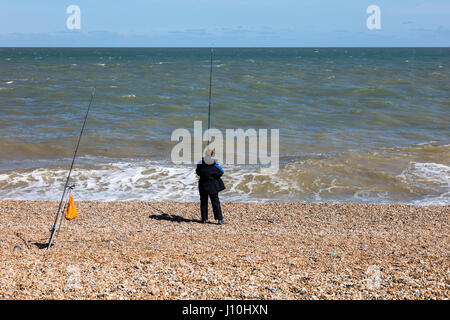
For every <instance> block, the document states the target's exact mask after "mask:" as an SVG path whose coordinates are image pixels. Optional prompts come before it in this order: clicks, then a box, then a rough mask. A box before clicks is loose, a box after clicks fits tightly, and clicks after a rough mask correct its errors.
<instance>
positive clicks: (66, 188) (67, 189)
mask: <svg viewBox="0 0 450 320" xmlns="http://www.w3.org/2000/svg"><path fill="white" fill-rule="evenodd" d="M94 97H95V87H94V88H93V89H92V93H91V99H90V101H89V106H88V108H87V111H86V115H85V117H84V121H83V126H82V127H81V131H80V136H79V137H78V142H77V146H76V148H75V152H74V153H73V158H72V164H71V165H70V169H69V174H68V175H67V179H66V183H65V184H64V190H63V194H62V197H61V201H60V202H59V206H58V211H57V213H56V218H55V222H54V223H53V228H51V229H50V231H51V232H52V234H51V236H50V240H49V241H48V246H47V250H48V249H50V247H51V246H52V242H53V239H54V237H55V234H56V231H57V229H56V226H57V224H58V221H59V228H60V227H61V222H62V212H64V209H63V210H61V208H62V204H63V202H64V198H65V196H66V195H67V194H69V195H70V192H71V191H72V190H73V189H74V188H75V185H74V184H72V185H69V181H70V175H71V174H72V170H73V166H74V164H75V159H76V157H77V153H78V148H79V147H80V142H81V137H82V136H83V132H84V129H85V127H86V121H87V118H88V115H89V111H90V110H91V105H92V102H93V101H94ZM66 204H67V202H66ZM66 204H65V205H64V208H65V207H66ZM59 228H58V231H59Z"/></svg>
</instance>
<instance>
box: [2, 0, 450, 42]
mask: <svg viewBox="0 0 450 320" xmlns="http://www.w3.org/2000/svg"><path fill="white" fill-rule="evenodd" d="M70 5H77V6H78V7H79V8H80V10H81V14H80V29H72V30H70V29H68V28H67V24H66V22H67V19H68V18H69V16H70V15H71V14H68V13H67V12H66V10H67V8H68V7H69V6H70ZM370 5H377V6H378V7H379V8H380V24H381V29H374V30H369V29H368V27H367V24H366V21H367V19H368V18H369V17H370V16H371V14H368V13H367V12H366V10H367V8H368V7H369V6H370ZM449 45H450V1H449V0H429V1H426V0H369V1H366V0H314V1H312V0H308V1H303V0H126V1H124V0H114V1H112V0H71V1H66V0H39V1H36V0H14V1H12V0H0V47H17V46H25V47H54V46H67V47H79V46H81V47H85V46H88V47H380V46H381V47H427V46H435V47H448V46H449Z"/></svg>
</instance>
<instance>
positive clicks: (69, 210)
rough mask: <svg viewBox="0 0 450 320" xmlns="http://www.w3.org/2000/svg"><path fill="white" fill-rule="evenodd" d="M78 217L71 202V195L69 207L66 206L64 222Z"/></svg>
mask: <svg viewBox="0 0 450 320" xmlns="http://www.w3.org/2000/svg"><path fill="white" fill-rule="evenodd" d="M76 217H78V211H77V208H76V207H75V203H74V202H73V197H72V195H69V205H68V206H67V212H66V220H73V219H75V218H76Z"/></svg>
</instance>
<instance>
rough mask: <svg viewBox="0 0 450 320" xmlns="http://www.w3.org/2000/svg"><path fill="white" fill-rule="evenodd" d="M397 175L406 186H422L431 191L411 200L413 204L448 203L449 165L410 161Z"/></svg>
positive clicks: (449, 192)
mask: <svg viewBox="0 0 450 320" xmlns="http://www.w3.org/2000/svg"><path fill="white" fill-rule="evenodd" d="M398 177H399V178H400V179H401V181H402V182H404V183H405V184H407V185H408V186H411V187H418V188H423V189H426V190H429V192H432V193H433V194H429V195H425V196H424V197H422V198H421V199H416V200H413V201H412V203H413V204H417V205H450V167H449V166H447V165H444V164H440V163H432V162H425V163H420V162H411V163H410V166H409V167H408V168H407V169H405V170H403V172H402V173H401V174H400V175H399V176H398Z"/></svg>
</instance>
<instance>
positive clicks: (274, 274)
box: [0, 200, 450, 299]
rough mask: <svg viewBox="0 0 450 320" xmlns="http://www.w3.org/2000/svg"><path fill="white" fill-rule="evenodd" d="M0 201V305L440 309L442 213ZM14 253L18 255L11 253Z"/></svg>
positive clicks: (447, 291)
mask: <svg viewBox="0 0 450 320" xmlns="http://www.w3.org/2000/svg"><path fill="white" fill-rule="evenodd" d="M57 205H58V203H57V202H51V201H25V200H0V232H1V235H2V238H3V241H2V243H1V244H0V252H1V254H0V272H1V273H2V277H1V279H0V299H448V298H449V297H450V278H449V275H448V270H449V268H450V263H449V259H448V254H449V251H450V241H449V236H448V230H449V225H450V215H449V213H450V206H419V205H405V204H327V203H320V204H319V203H300V202H283V203H279V202H263V203H249V202H222V205H223V212H224V218H225V221H227V222H228V224H227V225H224V226H218V225H216V224H213V221H212V216H213V215H212V210H211V206H209V217H210V220H209V221H210V223H208V224H206V225H203V224H201V223H198V221H199V220H200V213H199V203H198V202H143V201H118V202H97V201H96V202H93V201H87V202H76V206H77V209H78V212H79V217H78V218H76V219H75V220H73V221H63V225H62V227H61V231H60V233H59V234H58V235H57V237H56V239H55V242H54V247H52V249H51V250H49V251H47V250H45V249H39V248H40V247H43V246H44V245H45V244H46V243H48V238H49V236H50V232H49V229H50V228H51V226H52V224H53V221H54V215H55V213H56V210H57ZM15 246H20V247H21V249H18V250H16V249H14V247H15Z"/></svg>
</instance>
